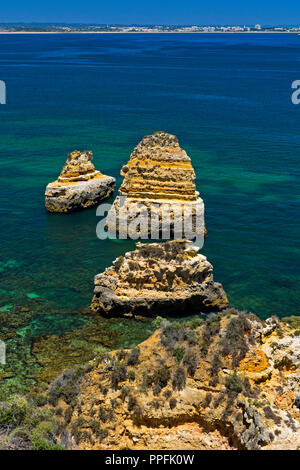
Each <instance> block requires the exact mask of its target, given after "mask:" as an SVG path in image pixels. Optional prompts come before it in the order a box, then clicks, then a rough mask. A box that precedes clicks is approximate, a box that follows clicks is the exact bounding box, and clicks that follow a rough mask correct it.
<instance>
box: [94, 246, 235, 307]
mask: <svg viewBox="0 0 300 470" xmlns="http://www.w3.org/2000/svg"><path fill="white" fill-rule="evenodd" d="M197 251H198V248H197V247H195V246H193V244H192V242H190V241H187V240H172V241H168V242H164V243H151V244H147V243H146V244H143V243H137V249H136V250H134V251H131V252H128V253H126V254H125V256H124V257H123V256H120V257H119V258H117V259H116V260H115V261H114V263H113V266H111V267H109V268H107V269H106V270H105V271H104V273H101V274H98V275H96V277H95V290H94V298H93V300H92V304H91V309H92V310H94V311H98V312H101V313H105V314H107V315H110V316H121V315H132V314H133V315H144V316H148V315H157V314H159V313H160V312H161V311H163V312H164V313H165V314H177V313H178V314H179V313H181V314H186V313H187V312H188V313H189V314H191V313H193V312H199V311H201V310H202V311H214V310H221V309H222V308H225V307H226V306H227V305H228V300H227V297H226V294H225V292H224V290H223V287H222V285H221V284H219V283H217V282H214V280H213V267H212V265H211V264H210V263H209V262H208V261H207V259H206V257H205V256H203V255H201V254H198V253H197Z"/></svg>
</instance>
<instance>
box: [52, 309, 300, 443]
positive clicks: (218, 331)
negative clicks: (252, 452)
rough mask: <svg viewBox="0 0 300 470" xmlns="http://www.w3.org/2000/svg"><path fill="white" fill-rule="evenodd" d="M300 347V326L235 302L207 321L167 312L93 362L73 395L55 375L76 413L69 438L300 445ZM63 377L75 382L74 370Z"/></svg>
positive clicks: (68, 410)
mask: <svg viewBox="0 0 300 470" xmlns="http://www.w3.org/2000/svg"><path fill="white" fill-rule="evenodd" d="M299 347H300V343H299V336H296V335H295V331H294V330H293V329H292V328H290V327H288V326H287V325H285V324H283V323H280V322H279V321H278V320H277V319H276V318H271V319H268V320H267V321H266V322H261V321H260V320H259V319H258V318H257V317H255V316H254V315H245V314H243V313H239V312H237V311H235V310H233V309H231V310H227V311H225V313H224V314H223V315H222V316H220V315H219V316H218V315H213V316H211V317H210V318H209V320H208V321H207V322H203V321H201V319H198V320H197V319H194V320H193V321H192V322H189V323H185V324H184V323H180V324H177V323H173V324H170V323H168V322H163V321H161V327H160V329H159V330H157V331H156V332H155V333H154V334H153V335H152V336H151V337H150V338H149V339H148V340H147V341H145V342H144V343H142V344H141V345H140V346H139V348H136V349H133V350H131V351H118V352H115V353H111V354H104V355H103V356H102V357H99V358H96V359H95V361H93V362H92V363H90V365H89V366H90V367H89V370H87V371H86V372H85V373H84V375H83V376H82V378H81V379H80V381H79V384H78V388H77V389H76V391H75V392H74V393H75V395H76V398H75V399H74V400H73V402H72V403H71V405H67V404H66V402H65V400H66V396H67V401H68V400H69V396H68V394H67V395H64V394H65V392H59V391H58V388H59V385H61V384H60V382H59V381H56V382H55V383H53V384H52V386H51V387H50V396H51V397H52V400H53V403H55V404H56V406H60V407H61V408H62V409H63V411H62V413H64V416H68V420H69V424H68V425H67V428H66V429H65V430H64V432H63V433H62V434H61V438H62V442H63V443H64V444H66V443H67V445H68V446H69V448H75V449H111V450H112V449H300V410H299V407H300V402H299V398H300V390H299V381H300V374H299V365H300V362H299V357H300V356H299V352H300V349H299ZM59 380H61V381H65V384H66V386H67V388H68V387H69V390H72V388H70V383H72V380H73V379H72V378H71V379H70V377H69V379H68V377H67V376H65V378H63V376H62V377H61V378H60V379H59ZM73 387H74V382H73ZM73 390H74V389H73ZM68 393H69V392H68ZM69 402H70V400H69ZM61 419H62V421H63V422H65V421H64V420H65V418H61Z"/></svg>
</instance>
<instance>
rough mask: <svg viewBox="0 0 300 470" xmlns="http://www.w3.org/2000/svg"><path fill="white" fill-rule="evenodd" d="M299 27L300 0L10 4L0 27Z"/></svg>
mask: <svg viewBox="0 0 300 470" xmlns="http://www.w3.org/2000/svg"><path fill="white" fill-rule="evenodd" d="M5 22H49V23H51V22H52V23H54V22H55V23H76V22H78V23H94V24H95V23H97V24H116V23H118V24H170V25H172V24H182V25H184V24H195V25H209V24H221V25H228V24H239V25H244V24H245V25H253V24H257V23H259V24H261V25H297V24H300V1H299V0H287V1H282V0H273V1H271V0H251V1H250V0H148V1H143V0H104V1H103V0H85V1H82V0H79V1H78V0H51V1H50V0H48V1H41V0H11V1H10V2H3V4H2V5H1V9H0V23H5Z"/></svg>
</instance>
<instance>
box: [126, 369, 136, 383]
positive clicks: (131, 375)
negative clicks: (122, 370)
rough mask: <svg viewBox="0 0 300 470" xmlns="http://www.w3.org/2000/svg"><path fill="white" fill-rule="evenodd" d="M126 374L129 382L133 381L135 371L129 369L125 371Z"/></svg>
mask: <svg viewBox="0 0 300 470" xmlns="http://www.w3.org/2000/svg"><path fill="white" fill-rule="evenodd" d="M127 375H128V379H129V380H130V382H134V381H135V372H134V370H129V371H128V372H127Z"/></svg>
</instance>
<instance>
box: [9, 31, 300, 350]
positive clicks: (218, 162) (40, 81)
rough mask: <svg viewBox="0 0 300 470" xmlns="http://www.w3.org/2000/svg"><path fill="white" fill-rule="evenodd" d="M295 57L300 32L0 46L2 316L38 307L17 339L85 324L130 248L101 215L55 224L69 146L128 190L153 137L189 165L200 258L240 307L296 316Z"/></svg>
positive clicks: (298, 111) (299, 139) (93, 37)
mask: <svg viewBox="0 0 300 470" xmlns="http://www.w3.org/2000/svg"><path fill="white" fill-rule="evenodd" d="M299 60H300V36H298V35H292V34H274V35H273V34H259V35H254V34H249V35H248V34H243V35H239V34H235V35H229V34H228V35H226V34H216V35H214V34H208V35H206V34H199V35H196V34H195V35H191V34H172V35H171V34H170V35H168V34H162V35H160V34H153V35H147V34H132V35H126V34H117V35H113V34H105V35H104V34H103V35H97V34H89V35H76V34H70V35H40V36H36V35H32V36H31V35H1V37H0V64H1V68H0V79H1V80H5V82H6V86H7V105H5V106H0V120H1V126H0V214H1V218H0V234H1V235H0V236H1V246H0V250H1V251H0V276H1V284H0V315H1V314H4V315H7V317H8V316H9V315H10V314H11V315H13V314H14V312H15V309H16V308H19V307H21V306H22V307H26V308H28V309H29V313H28V312H27V313H26V315H25V314H23V313H22V312H21V313H18V322H19V323H22V319H23V320H24V321H23V323H22V325H18V328H21V329H22V332H23V333H24V331H25V332H26V334H25V335H24V334H23V336H22V335H21V336H20V335H19V336H18V337H20V338H24V337H26V338H27V339H26V341H27V340H29V341H30V335H31V333H32V337H34V336H36V335H37V334H39V333H38V332H39V331H41V333H40V334H41V335H45V334H47V332H48V334H50V335H51V334H53V333H54V332H56V334H57V333H60V332H62V333H63V332H65V331H66V330H72V329H78V328H79V327H80V326H81V325H82V323H81V322H82V321H85V319H84V320H82V318H83V317H82V316H81V314H80V312H82V310H84V309H85V308H86V307H88V305H89V303H90V300H91V296H92V290H93V277H94V275H95V274H96V273H99V272H101V271H103V270H104V268H105V267H107V266H109V265H110V264H111V262H112V261H113V260H114V259H115V258H116V257H117V256H118V255H120V254H123V253H124V251H126V250H128V249H132V248H133V246H134V243H133V242H131V241H122V242H121V241H100V240H98V239H97V238H96V233H95V228H96V224H97V222H98V220H97V217H96V214H95V209H90V210H86V211H84V212H80V213H74V214H71V215H54V214H47V213H46V212H45V210H44V189H45V186H46V184H47V183H48V182H49V181H52V180H54V179H56V177H57V175H58V173H59V172H60V169H61V167H62V165H63V164H64V161H65V159H66V156H67V154H68V153H69V152H70V151H72V150H74V149H79V150H83V149H90V150H92V151H93V153H94V163H95V166H96V168H97V169H99V170H101V171H103V172H104V173H106V174H109V175H112V176H115V177H116V178H117V183H118V185H119V184H120V177H119V171H120V168H121V166H122V164H124V163H125V162H126V161H127V160H128V158H129V155H130V153H131V151H132V150H133V148H134V146H135V145H136V144H137V143H138V142H139V140H140V139H141V138H142V137H143V135H145V134H149V133H152V132H154V131H157V130H164V131H166V132H170V133H174V134H176V135H177V137H178V138H179V142H180V144H181V146H182V147H183V148H185V149H186V151H187V152H188V155H189V156H190V157H191V158H192V162H193V165H194V168H195V171H196V175H197V188H198V190H199V191H200V194H201V196H202V197H203V199H204V201H205V204H206V225H207V228H208V231H209V237H208V239H207V240H206V243H205V247H204V250H203V252H204V253H205V255H207V257H208V259H209V260H210V261H211V262H212V263H213V265H214V270H215V279H216V280H218V281H221V282H222V283H223V285H224V288H225V290H226V292H227V294H228V297H229V299H230V301H231V304H232V305H233V306H235V307H237V308H240V309H245V310H250V311H253V312H255V313H256V314H258V315H259V316H260V317H262V318H265V317H267V316H269V315H271V314H277V315H279V316H286V315H295V314H299V313H300V312H299V302H298V299H299V294H300V287H299V283H298V282H297V281H298V279H299V274H300V273H299V271H300V268H299V244H298V240H299V199H300V197H299V190H298V188H299V185H298V183H299V164H298V162H299V155H300V132H299V122H300V106H294V105H293V104H292V103H291V83H292V81H293V80H297V79H300V67H299ZM43 315H46V316H47V315H48V317H47V318H48V320H49V318H50V319H51V321H47V318H46V320H45V321H43V320H41V318H42V316H43ZM78 315H79V316H78ZM64 318H65V319H66V320H65V322H64V321H63V320H62V319H64ZM72 318H74V322H72ZM55 319H57V320H55ZM18 322H17V323H18ZM8 323H9V325H8V327H7V328H8V330H9V331H14V332H15V331H16V328H17V327H16V326H15V321H11V322H9V321H8ZM40 323H41V324H40ZM47 325H48V326H47ZM2 326H3V325H2ZM24 328H25V330H23V329H24ZM107 328H109V325H107ZM130 328H131V332H132V337H134V338H135V339H136V340H137V341H138V340H140V339H143V338H144V337H145V327H144V326H143V325H141V324H139V323H135V322H131V323H130ZM5 331H6V334H7V329H6V330H5ZM18 331H19V330H18ZM28 338H29V339H28Z"/></svg>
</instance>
